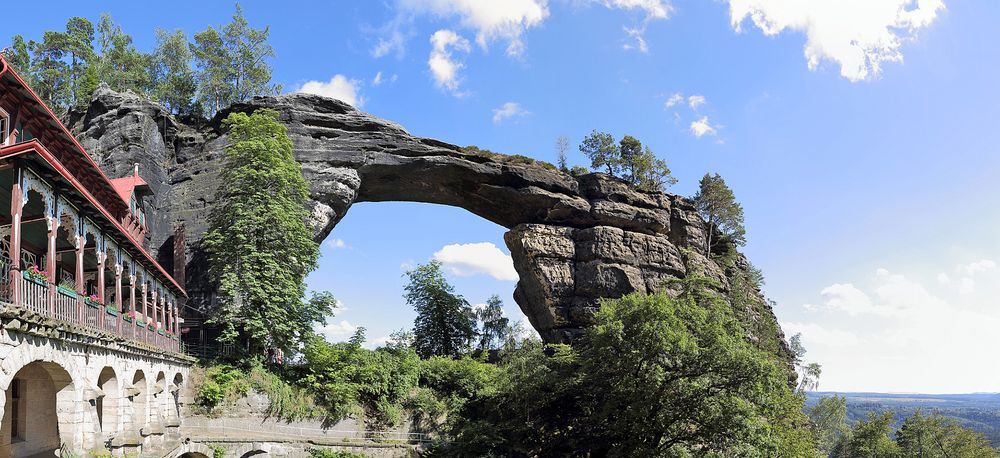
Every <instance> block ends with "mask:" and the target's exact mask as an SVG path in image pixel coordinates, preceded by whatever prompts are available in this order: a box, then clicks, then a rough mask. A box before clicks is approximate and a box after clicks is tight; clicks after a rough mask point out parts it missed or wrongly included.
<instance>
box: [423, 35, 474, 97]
mask: <svg viewBox="0 0 1000 458" xmlns="http://www.w3.org/2000/svg"><path fill="white" fill-rule="evenodd" d="M469 49H470V46H469V40H466V39H465V38H462V37H461V36H459V35H458V34H457V33H455V32H453V31H451V30H447V29H442V30H438V31H437V32H434V34H433V35H431V55H430V57H428V58H427V66H428V67H429V68H430V70H431V75H432V76H433V77H434V83H435V84H437V86H438V87H440V88H443V89H447V90H449V91H451V93H452V94H455V95H456V96H460V95H462V93H461V92H459V91H458V86H459V84H460V83H461V76H460V75H459V73H458V72H459V71H460V70H461V69H462V68H464V67H465V64H464V63H462V62H460V61H458V60H456V59H455V57H454V56H453V54H452V52H453V51H457V52H462V53H468V52H469Z"/></svg>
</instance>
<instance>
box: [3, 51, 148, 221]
mask: <svg viewBox="0 0 1000 458" xmlns="http://www.w3.org/2000/svg"><path fill="white" fill-rule="evenodd" d="M0 61H2V62H3V64H4V70H3V71H2V72H0V77H3V75H4V74H5V73H8V71H9V73H10V74H11V76H13V77H14V79H16V80H17V82H18V83H20V84H21V86H22V87H24V88H25V89H27V90H28V93H30V94H31V96H32V97H34V98H35V101H36V102H38V104H39V105H41V106H42V108H45V112H46V113H48V114H49V117H51V118H52V119H53V120H54V121H55V122H56V124H57V125H59V127H60V129H61V130H62V133H63V134H64V135H66V137H68V138H69V139H70V141H71V142H72V144H73V146H76V148H77V149H78V150H79V151H78V152H80V153H82V154H83V157H84V158H86V159H87V162H88V163H89V164H90V166H91V168H93V169H94V171H96V172H97V174H98V175H99V176H100V177H101V178H103V179H104V183H105V184H107V186H108V187H109V188H110V189H111V191H112V193H111V194H114V195H117V194H118V193H117V192H115V191H114V185H112V184H111V179H110V178H108V176H107V175H106V174H105V173H104V170H103V169H101V167H100V166H99V165H97V163H96V162H94V159H93V158H92V157H90V154H87V150H85V149H83V146H81V145H80V142H78V141H76V137H74V136H73V134H71V133H70V131H69V129H67V128H66V126H64V125H63V123H62V121H60V120H59V117H58V116H56V114H55V113H53V112H52V110H51V109H50V108H49V106H48V105H46V104H45V102H43V101H42V99H41V97H39V96H38V94H36V93H35V90H34V89H32V88H31V86H28V83H26V82H24V79H23V78H21V75H18V74H17V70H14V69H13V68H12V67H11V66H10V64H9V63H7V59H6V58H5V57H3V55H2V54H0ZM119 199H121V197H120V196H119ZM122 204H123V205H125V207H128V202H125V201H122Z"/></svg>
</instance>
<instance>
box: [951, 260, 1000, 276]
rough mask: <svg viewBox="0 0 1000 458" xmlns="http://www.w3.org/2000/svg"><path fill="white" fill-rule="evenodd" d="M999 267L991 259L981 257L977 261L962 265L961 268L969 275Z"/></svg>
mask: <svg viewBox="0 0 1000 458" xmlns="http://www.w3.org/2000/svg"><path fill="white" fill-rule="evenodd" d="M996 267H997V263H996V262H993V261H992V260H990V259H981V260H979V261H976V262H970V263H968V264H966V265H964V266H960V267H959V270H961V271H962V272H965V273H966V274H967V275H975V274H977V273H981V272H987V271H990V270H993V269H995V268H996Z"/></svg>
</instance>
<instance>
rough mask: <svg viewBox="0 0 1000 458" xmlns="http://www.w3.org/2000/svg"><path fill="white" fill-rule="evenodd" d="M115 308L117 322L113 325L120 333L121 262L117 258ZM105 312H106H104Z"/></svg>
mask: <svg viewBox="0 0 1000 458" xmlns="http://www.w3.org/2000/svg"><path fill="white" fill-rule="evenodd" d="M115 310H117V311H118V315H119V316H118V323H117V324H116V325H115V327H116V328H117V329H118V334H121V333H122V320H121V313H122V264H121V262H119V261H118V260H117V259H115ZM104 313H107V312H104Z"/></svg>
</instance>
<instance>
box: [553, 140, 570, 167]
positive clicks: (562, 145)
mask: <svg viewBox="0 0 1000 458" xmlns="http://www.w3.org/2000/svg"><path fill="white" fill-rule="evenodd" d="M568 149H569V139H568V138H566V136H565V135H560V136H559V138H557V139H556V153H557V156H556V161H557V162H558V165H559V170H560V171H562V172H567V173H568V172H569V165H568V164H567V163H566V151H567V150H568Z"/></svg>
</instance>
